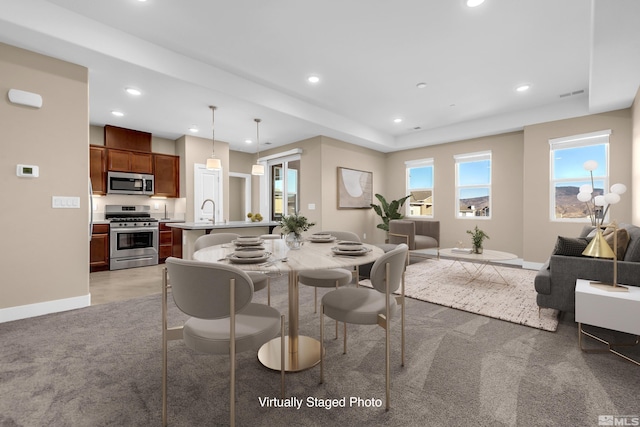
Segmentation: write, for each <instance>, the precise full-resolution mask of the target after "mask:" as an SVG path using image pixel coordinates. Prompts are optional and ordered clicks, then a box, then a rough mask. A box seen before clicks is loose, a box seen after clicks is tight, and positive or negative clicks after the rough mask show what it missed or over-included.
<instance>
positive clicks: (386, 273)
mask: <svg viewBox="0 0 640 427" xmlns="http://www.w3.org/2000/svg"><path fill="white" fill-rule="evenodd" d="M408 253H409V248H408V246H407V245H405V244H404V243H403V244H400V245H398V246H397V247H396V248H395V249H393V250H391V251H389V252H387V253H385V254H384V255H382V256H381V257H380V258H378V259H377V260H376V262H375V263H374V264H373V267H372V268H371V285H372V286H373V289H370V288H364V287H359V288H353V287H345V288H340V289H337V290H335V291H331V292H328V293H327V294H326V295H324V297H322V303H321V305H320V383H322V382H324V357H325V355H324V316H327V317H330V318H332V319H335V320H336V321H338V322H344V323H345V330H344V353H345V354H346V353H347V328H346V324H347V323H353V324H359V325H378V326H380V327H382V328H383V329H384V330H385V379H386V381H385V390H386V404H385V409H386V410H389V408H390V389H391V368H390V366H391V335H390V327H391V325H390V322H391V319H392V318H393V317H395V316H396V315H397V311H398V306H400V311H401V314H400V324H401V339H400V340H401V365H402V366H404V349H405V343H404V318H405V307H404V272H405V268H406V260H407V256H408ZM398 289H400V294H399V295H398V296H394V295H393V293H394V292H396V291H398Z"/></svg>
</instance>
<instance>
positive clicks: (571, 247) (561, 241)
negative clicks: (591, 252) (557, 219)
mask: <svg viewBox="0 0 640 427" xmlns="http://www.w3.org/2000/svg"><path fill="white" fill-rule="evenodd" d="M588 244H589V241H588V240H587V239H586V238H584V237H563V236H558V240H557V241H556V247H555V248H554V250H553V255H565V256H582V252H584V250H585V249H586V248H587V245H588Z"/></svg>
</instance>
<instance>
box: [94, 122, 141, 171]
mask: <svg viewBox="0 0 640 427" xmlns="http://www.w3.org/2000/svg"><path fill="white" fill-rule="evenodd" d="M104 145H105V147H107V148H108V149H109V151H108V157H107V168H108V170H110V171H118V172H135V173H148V174H151V173H153V156H152V154H151V134H150V133H149V132H141V131H139V130H132V129H125V128H119V127H116V126H111V125H106V126H105V127H104Z"/></svg>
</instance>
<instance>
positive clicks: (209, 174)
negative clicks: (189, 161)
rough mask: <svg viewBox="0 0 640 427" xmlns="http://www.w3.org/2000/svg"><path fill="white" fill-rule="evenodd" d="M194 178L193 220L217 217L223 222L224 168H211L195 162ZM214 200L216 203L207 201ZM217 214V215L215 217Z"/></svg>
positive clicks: (209, 219)
mask: <svg viewBox="0 0 640 427" xmlns="http://www.w3.org/2000/svg"><path fill="white" fill-rule="evenodd" d="M193 167H194V175H193V177H194V180H193V190H194V191H193V192H194V195H193V220H194V222H210V221H211V218H215V221H216V222H222V220H223V218H222V212H224V210H223V206H222V200H223V199H222V170H210V169H207V168H206V167H205V165H203V164H194V165H193ZM207 199H210V200H213V201H214V203H215V211H214V204H213V203H211V202H207V203H206V204H205V205H204V206H202V204H203V202H204V201H205V200H207ZM214 215H215V217H214Z"/></svg>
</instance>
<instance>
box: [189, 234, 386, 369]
mask: <svg viewBox="0 0 640 427" xmlns="http://www.w3.org/2000/svg"><path fill="white" fill-rule="evenodd" d="M263 246H264V247H265V250H267V251H269V252H271V256H270V257H269V259H268V260H267V261H266V263H265V262H263V263H256V264H246V263H231V261H230V260H229V255H231V254H233V252H234V251H235V249H236V246H235V245H234V244H233V243H225V244H222V245H215V246H209V247H207V248H203V249H200V250H199V251H196V252H195V253H194V254H193V259H195V260H198V261H204V262H211V263H222V264H231V265H233V266H235V267H238V268H240V269H241V270H244V271H260V272H264V273H266V274H273V275H279V274H285V273H287V274H288V276H289V319H288V320H289V334H288V336H287V337H286V339H285V358H286V359H285V370H286V371H287V372H298V371H302V370H305V369H308V368H311V367H313V366H315V365H317V364H318V363H319V362H320V342H319V341H318V340H316V339H314V338H311V337H307V336H301V335H299V334H298V322H299V313H298V307H299V301H298V272H300V271H306V270H322V269H330V268H350V267H354V266H356V265H362V264H368V263H370V262H374V261H375V260H376V259H378V258H379V257H380V256H381V255H382V254H383V253H384V252H383V250H382V249H380V248H379V247H377V246H373V245H368V244H364V246H365V247H366V248H367V249H370V250H369V251H368V252H367V253H365V254H363V255H358V256H353V255H336V254H335V253H334V252H333V251H332V248H333V247H335V242H333V243H316V242H309V241H307V242H305V243H304V244H303V245H302V247H301V248H300V249H295V250H293V249H289V248H288V247H287V245H286V243H285V240H284V239H269V240H265V241H264V242H263ZM280 350H281V341H280V338H279V337H278V338H274V339H273V340H271V341H269V342H268V343H266V344H264V345H263V346H262V347H261V348H260V350H259V351H258V359H259V360H260V362H261V363H262V364H263V365H264V366H266V367H268V368H270V369H273V370H278V371H279V370H280V364H281V362H280V354H281V353H280Z"/></svg>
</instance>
